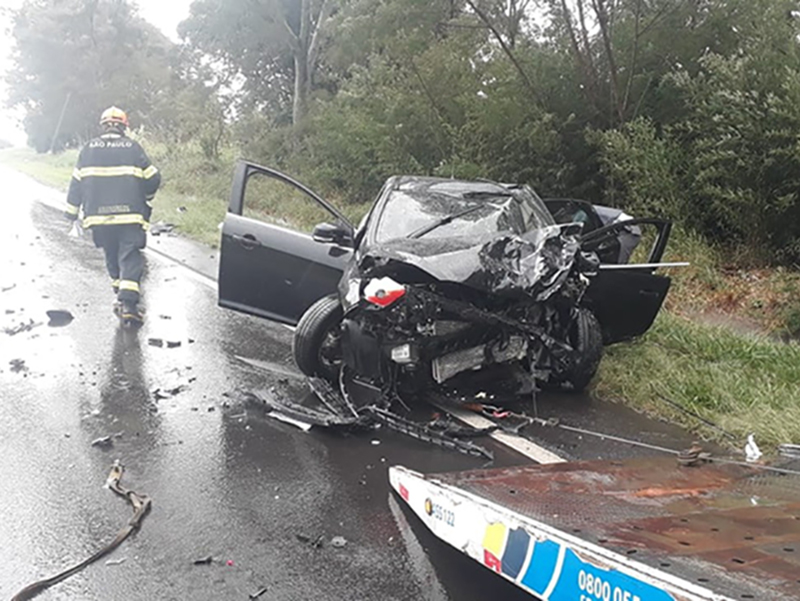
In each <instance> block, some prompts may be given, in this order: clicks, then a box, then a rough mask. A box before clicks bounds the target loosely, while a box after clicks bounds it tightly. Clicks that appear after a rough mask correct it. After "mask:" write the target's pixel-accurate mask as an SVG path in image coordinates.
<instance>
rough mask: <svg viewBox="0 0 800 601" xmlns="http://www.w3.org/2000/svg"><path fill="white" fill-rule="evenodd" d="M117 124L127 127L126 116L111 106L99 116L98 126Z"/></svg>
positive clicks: (119, 109)
mask: <svg viewBox="0 0 800 601" xmlns="http://www.w3.org/2000/svg"><path fill="white" fill-rule="evenodd" d="M108 124H119V125H124V126H125V127H128V115H126V114H125V111H123V110H122V109H121V108H117V107H116V106H112V107H109V108H107V109H106V110H104V111H103V114H102V115H101V116H100V125H108Z"/></svg>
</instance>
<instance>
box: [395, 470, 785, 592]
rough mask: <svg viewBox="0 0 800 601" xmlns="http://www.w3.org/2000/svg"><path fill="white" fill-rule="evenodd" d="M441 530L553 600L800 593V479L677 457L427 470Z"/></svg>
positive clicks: (422, 484)
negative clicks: (684, 463)
mask: <svg viewBox="0 0 800 601" xmlns="http://www.w3.org/2000/svg"><path fill="white" fill-rule="evenodd" d="M389 478H390V482H391V485H392V488H394V490H395V491H396V492H397V493H398V494H399V495H400V497H402V498H403V499H404V500H405V501H406V503H407V504H408V505H409V507H410V508H411V509H412V510H413V511H414V513H416V514H417V515H418V516H419V517H420V519H421V520H422V521H423V522H424V523H425V525H426V526H427V527H428V528H429V529H430V530H431V531H432V532H433V533H434V534H435V535H436V536H438V537H439V538H441V539H442V540H444V541H446V542H447V543H449V544H450V545H452V546H453V547H455V548H456V549H459V550H461V551H462V552H464V553H466V554H467V555H469V556H470V557H472V558H473V559H474V560H476V561H477V562H479V563H480V564H482V565H483V566H485V567H487V568H489V569H491V570H494V571H495V572H497V573H498V574H499V575H501V576H502V577H504V578H506V579H507V580H510V581H511V582H513V583H515V584H516V585H517V586H519V587H520V588H522V589H524V590H526V591H528V592H529V593H530V594H531V595H532V596H533V597H535V598H540V599H544V600H545V601H672V600H674V601H678V600H680V601H695V600H708V599H713V600H719V601H722V600H725V601H740V600H742V599H757V600H759V601H783V600H789V599H793V600H800V476H798V475H797V474H796V473H790V472H789V473H787V472H784V473H780V472H774V471H765V470H763V469H760V468H757V467H748V466H743V465H736V464H719V463H710V464H703V465H700V466H696V467H681V466H679V465H678V464H677V463H676V461H675V459H674V458H672V459H670V458H660V457H659V458H649V459H638V460H631V461H625V462H605V461H596V462H577V463H560V464H553V465H531V466H524V467H514V468H503V469H489V470H476V471H467V472H454V473H449V474H438V475H422V474H419V473H417V472H414V471H411V470H408V469H406V468H403V467H392V468H391V469H390V470H389Z"/></svg>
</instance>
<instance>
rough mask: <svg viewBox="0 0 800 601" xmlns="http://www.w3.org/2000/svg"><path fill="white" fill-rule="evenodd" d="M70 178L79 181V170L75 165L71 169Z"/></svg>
mask: <svg viewBox="0 0 800 601" xmlns="http://www.w3.org/2000/svg"><path fill="white" fill-rule="evenodd" d="M72 178H73V179H76V180H78V181H81V170H80V169H78V168H77V167H75V169H73V170H72Z"/></svg>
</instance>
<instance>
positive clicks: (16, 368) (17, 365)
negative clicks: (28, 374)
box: [8, 359, 28, 374]
mask: <svg viewBox="0 0 800 601" xmlns="http://www.w3.org/2000/svg"><path fill="white" fill-rule="evenodd" d="M8 364H9V365H10V366H11V371H12V372H14V373H15V374H16V373H20V372H23V371H28V366H27V365H25V360H24V359H12V360H11V361H9V362H8Z"/></svg>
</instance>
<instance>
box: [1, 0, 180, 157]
mask: <svg viewBox="0 0 800 601" xmlns="http://www.w3.org/2000/svg"><path fill="white" fill-rule="evenodd" d="M12 23H13V24H12V29H11V33H12V36H13V38H14V42H15V48H14V53H13V62H14V65H13V67H12V69H11V70H10V71H9V72H8V73H7V75H6V83H7V84H8V88H9V100H8V103H9V105H10V106H13V107H23V109H24V111H25V117H24V126H25V130H26V132H27V134H28V137H29V141H30V143H31V145H32V146H34V147H35V148H36V149H37V150H39V151H45V150H47V149H48V148H50V147H52V146H54V147H56V148H60V147H64V146H68V145H75V144H78V143H80V142H81V141H82V140H85V139H87V138H88V137H90V136H91V135H92V134H93V133H94V132H95V131H96V129H97V119H98V117H99V115H100V112H101V111H102V110H103V109H104V108H106V107H107V106H109V105H112V104H118V105H120V106H122V107H124V108H126V109H127V110H129V112H130V113H131V115H132V117H133V120H134V122H136V121H137V120H138V119H141V118H142V116H144V115H146V114H147V112H148V110H149V109H150V108H151V107H152V106H153V104H154V102H155V101H156V98H157V96H158V95H159V94H160V93H161V92H162V91H163V90H165V89H167V88H168V87H169V82H170V67H169V55H170V52H171V44H170V42H169V41H168V40H167V39H166V38H165V37H164V36H163V35H162V34H161V33H159V32H158V31H157V30H156V29H155V28H154V27H152V26H151V25H149V24H148V23H146V22H145V21H143V20H142V19H140V18H139V17H138V16H137V14H136V11H135V6H134V5H133V4H132V3H130V2H127V1H126V0H27V1H26V2H25V3H24V4H23V5H22V7H21V8H19V9H18V10H17V11H14V13H13V21H12ZM59 122H60V129H59V134H58V139H56V140H54V139H53V136H54V135H55V131H56V129H57V127H58V125H59Z"/></svg>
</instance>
